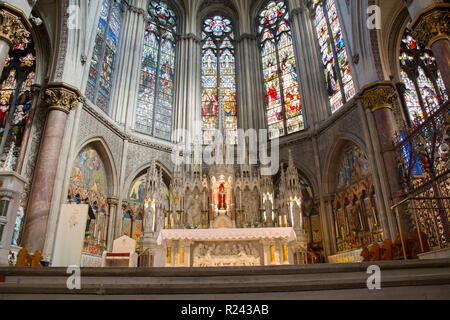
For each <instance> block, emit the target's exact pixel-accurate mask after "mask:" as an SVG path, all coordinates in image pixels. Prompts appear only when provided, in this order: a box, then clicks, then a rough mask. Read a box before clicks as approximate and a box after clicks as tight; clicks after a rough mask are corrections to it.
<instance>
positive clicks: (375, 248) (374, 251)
mask: <svg viewBox="0 0 450 320" xmlns="http://www.w3.org/2000/svg"><path fill="white" fill-rule="evenodd" d="M380 260H381V252H380V246H379V245H378V243H376V242H375V243H374V244H373V245H372V246H371V247H370V250H369V261H380Z"/></svg>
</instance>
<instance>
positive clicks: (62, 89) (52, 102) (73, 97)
mask: <svg viewBox="0 0 450 320" xmlns="http://www.w3.org/2000/svg"><path fill="white" fill-rule="evenodd" d="M80 96H81V94H80V92H79V91H78V89H76V88H74V87H72V86H69V85H67V84H64V83H54V84H49V85H48V86H47V88H46V89H45V97H44V102H45V104H47V105H48V106H49V107H50V109H56V110H60V111H63V112H65V113H69V112H70V111H71V110H72V109H75V108H76V107H77V105H78V102H79V97H80Z"/></svg>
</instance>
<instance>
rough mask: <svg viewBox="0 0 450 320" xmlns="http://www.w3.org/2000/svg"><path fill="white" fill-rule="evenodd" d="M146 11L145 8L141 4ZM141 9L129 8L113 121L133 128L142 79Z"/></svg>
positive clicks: (113, 101)
mask: <svg viewBox="0 0 450 320" xmlns="http://www.w3.org/2000/svg"><path fill="white" fill-rule="evenodd" d="M141 5H142V6H143V7H145V4H141ZM143 7H142V8H141V7H133V6H131V7H129V9H128V10H127V11H126V13H125V17H124V23H123V25H122V29H121V30H122V32H123V36H122V40H121V49H120V53H119V55H118V59H119V60H118V63H117V73H116V77H117V83H120V84H121V85H119V86H116V89H115V90H114V93H113V97H112V103H111V106H113V107H114V109H113V110H111V111H112V113H111V115H112V118H113V119H114V120H115V121H117V122H118V123H121V124H123V125H124V126H125V128H126V129H129V128H134V126H135V124H134V121H135V113H136V106H137V98H136V95H135V94H134V93H137V92H138V90H139V88H138V87H139V78H140V76H141V65H142V50H143V46H144V31H145V19H144V15H145V10H144V8H143Z"/></svg>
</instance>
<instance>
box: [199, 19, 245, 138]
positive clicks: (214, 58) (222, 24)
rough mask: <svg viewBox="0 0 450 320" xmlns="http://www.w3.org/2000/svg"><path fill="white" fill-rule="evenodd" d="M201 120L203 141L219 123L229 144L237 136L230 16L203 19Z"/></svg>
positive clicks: (232, 38) (233, 48) (232, 36)
mask: <svg viewBox="0 0 450 320" xmlns="http://www.w3.org/2000/svg"><path fill="white" fill-rule="evenodd" d="M202 43H203V47H202V120H203V127H202V129H203V144H205V145H207V144H211V143H213V142H214V132H215V130H216V129H218V125H219V112H222V115H223V119H224V120H223V126H224V129H225V131H226V135H227V137H226V138H225V137H224V139H230V140H228V141H231V143H232V144H235V143H236V140H237V106H236V63H235V47H234V33H233V27H232V24H231V20H230V19H228V18H226V17H223V16H219V15H217V16H213V17H211V18H207V19H205V20H204V22H203V33H202Z"/></svg>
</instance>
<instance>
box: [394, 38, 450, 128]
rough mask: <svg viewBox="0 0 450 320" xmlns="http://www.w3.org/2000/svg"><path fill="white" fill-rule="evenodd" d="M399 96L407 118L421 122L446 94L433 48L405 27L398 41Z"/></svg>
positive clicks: (446, 99)
mask: <svg viewBox="0 0 450 320" xmlns="http://www.w3.org/2000/svg"><path fill="white" fill-rule="evenodd" d="M399 59H400V67H401V78H402V81H403V84H404V87H403V97H404V102H405V104H406V108H407V111H408V113H409V116H410V120H411V121H412V122H413V123H421V122H422V121H423V120H424V119H425V118H426V117H428V116H430V115H431V114H432V113H433V112H434V111H436V110H437V109H438V108H439V105H441V104H443V103H444V102H446V101H448V94H447V90H446V88H445V85H444V82H443V81H442V77H441V73H440V71H439V69H438V67H437V64H436V59H435V58H434V56H433V52H432V51H431V49H430V48H428V47H427V46H425V45H422V44H420V43H418V42H417V41H416V40H415V39H414V38H413V37H412V35H411V31H410V30H409V29H406V31H405V34H404V36H403V39H402V42H401V45H400V58H399Z"/></svg>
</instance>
